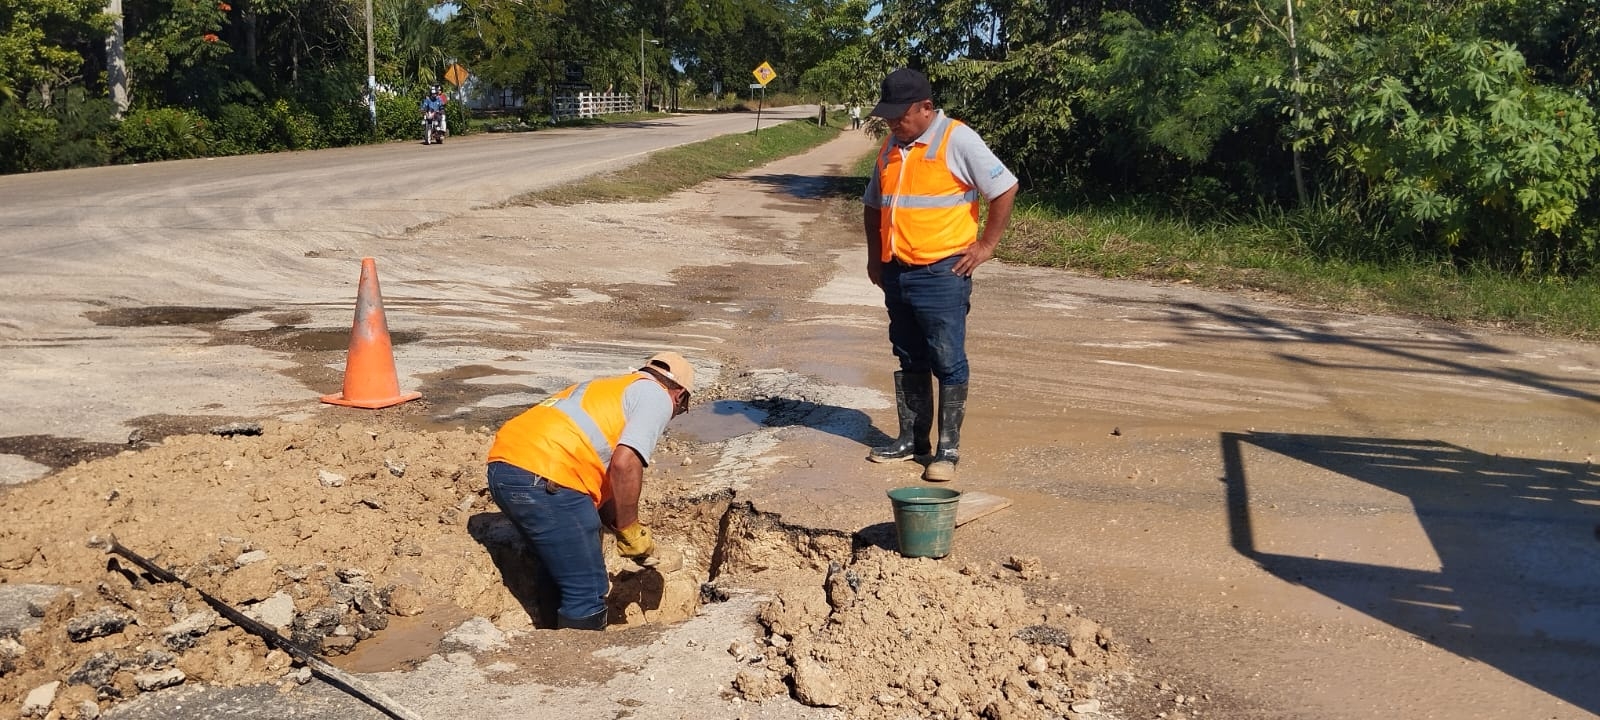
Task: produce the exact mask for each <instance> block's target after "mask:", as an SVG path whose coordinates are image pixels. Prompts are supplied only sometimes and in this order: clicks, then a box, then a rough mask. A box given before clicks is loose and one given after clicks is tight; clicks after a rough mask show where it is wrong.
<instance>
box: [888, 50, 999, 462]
mask: <svg viewBox="0 0 1600 720" xmlns="http://www.w3.org/2000/svg"><path fill="white" fill-rule="evenodd" d="M871 114H872V115H873V116H874V117H880V118H883V119H884V121H886V122H887V123H888V126H889V136H888V137H886V138H884V142H883V148H882V149H881V150H880V151H879V152H878V161H877V170H876V172H874V173H873V174H872V177H871V178H869V179H868V181H867V189H866V192H865V193H864V194H863V195H862V198H861V202H862V204H863V205H864V206H865V207H864V208H863V211H862V215H861V218H862V224H863V225H864V226H865V230H866V237H867V277H868V278H869V279H870V280H871V281H872V283H873V284H874V285H877V286H878V287H880V288H882V289H883V301H884V306H885V308H887V309H888V311H889V344H890V346H891V347H892V348H893V350H894V355H895V357H896V358H897V359H898V360H899V362H900V370H899V371H898V372H896V373H895V374H894V384H895V409H896V412H897V414H898V415H899V434H898V436H897V437H896V438H895V439H894V441H893V442H891V443H889V444H888V445H884V446H880V447H874V448H872V450H871V453H870V454H869V455H868V456H867V457H868V459H869V460H872V461H874V462H894V461H900V460H911V459H919V460H920V459H926V461H927V463H928V466H927V469H926V470H925V471H924V472H923V475H922V477H923V479H924V480H929V481H933V482H945V481H950V480H954V479H955V478H956V464H957V463H958V462H959V461H960V457H961V456H960V445H961V424H962V422H963V421H964V419H965V417H966V400H967V381H968V376H969V371H968V367H967V351H966V340H967V313H968V311H969V310H970V309H971V307H972V273H973V271H974V270H976V269H977V268H978V266H979V265H982V264H983V263H984V262H986V261H988V260H989V258H991V257H993V256H994V250H995V246H996V245H998V244H999V243H1000V235H1001V234H1002V233H1003V232H1005V228H1006V223H1007V222H1008V221H1009V220H1010V218H1011V205H1012V202H1013V200H1014V199H1015V198H1016V193H1017V178H1016V176H1015V175H1013V174H1012V173H1011V171H1010V170H1008V169H1006V166H1005V164H1004V163H1002V162H1000V160H999V159H998V158H996V157H995V155H994V153H993V152H992V151H991V150H990V149H989V147H988V145H986V144H984V142H983V139H982V138H981V137H979V136H978V133H977V132H975V131H974V130H973V129H972V128H970V127H968V126H967V125H966V124H965V123H962V122H961V121H959V120H955V119H953V118H950V117H949V116H947V115H945V113H944V111H943V110H937V109H935V108H934V104H933V87H932V85H931V84H930V83H929V82H928V78H927V76H926V75H923V74H922V73H920V72H917V71H916V70H912V69H909V68H901V69H898V70H895V71H894V72H891V73H889V75H888V76H887V77H885V78H884V79H883V87H882V92H881V95H880V99H879V101H878V104H877V105H876V106H874V107H873V108H872V113H871ZM980 196H981V197H982V198H983V199H984V200H986V201H987V202H988V218H987V220H986V222H984V223H983V224H982V227H981V228H980V227H979V222H978V200H979V197H980ZM935 377H937V378H938V381H939V396H938V415H937V417H938V419H939V432H938V445H937V447H934V446H933V444H932V441H931V440H930V438H929V434H930V432H931V431H932V428H933V420H934V417H935V415H934V400H933V380H934V378H935Z"/></svg>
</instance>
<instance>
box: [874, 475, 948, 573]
mask: <svg viewBox="0 0 1600 720" xmlns="http://www.w3.org/2000/svg"><path fill="white" fill-rule="evenodd" d="M960 501H961V491H960V490H951V489H949V488H940V487H919V486H913V487H902V488H895V489H893V490H890V491H889V502H890V503H891V504H893V505H894V531H895V539H896V540H897V541H898V542H899V544H900V554H901V555H904V556H906V557H927V558H942V557H944V556H946V555H949V554H950V539H951V538H952V537H953V536H954V535H955V534H956V503H958V502H960Z"/></svg>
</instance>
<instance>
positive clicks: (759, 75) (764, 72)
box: [750, 62, 778, 87]
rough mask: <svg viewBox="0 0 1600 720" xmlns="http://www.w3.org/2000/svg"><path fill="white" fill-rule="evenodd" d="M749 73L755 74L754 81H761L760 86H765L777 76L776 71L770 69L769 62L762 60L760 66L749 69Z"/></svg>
mask: <svg viewBox="0 0 1600 720" xmlns="http://www.w3.org/2000/svg"><path fill="white" fill-rule="evenodd" d="M750 74H751V75H754V76H756V82H759V83H761V87H766V86H767V83H769V82H772V79H773V78H775V77H777V76H778V71H776V70H773V69H772V65H771V63H767V62H762V63H761V66H760V67H757V68H756V69H754V70H751V71H750Z"/></svg>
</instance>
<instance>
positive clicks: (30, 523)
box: [0, 422, 698, 718]
mask: <svg viewBox="0 0 1600 720" xmlns="http://www.w3.org/2000/svg"><path fill="white" fill-rule="evenodd" d="M225 430H226V432H221V433H219V434H214V435H185V436H174V437H169V438H167V439H165V440H164V441H163V442H162V443H161V444H159V445H154V446H151V447H148V448H145V449H142V450H139V451H137V452H135V451H128V452H124V453H122V454H120V455H117V456H114V457H110V458H105V459H102V460H97V461H94V462H90V463H84V464H80V465H77V466H74V467H71V468H68V469H65V470H63V471H61V472H59V473H57V474H55V475H53V476H51V477H48V478H45V479H43V480H40V481H37V482H34V483H30V484H28V485H23V486H18V487H14V488H10V489H8V490H7V491H6V492H5V493H4V494H0V591H4V590H5V589H6V588H10V589H11V590H13V591H20V590H27V591H29V592H30V593H32V595H31V596H30V597H31V598H32V599H31V600H30V602H31V607H29V608H28V610H29V612H27V613H17V615H20V616H21V617H22V620H23V622H19V621H18V620H17V619H16V618H12V619H10V620H5V621H0V707H6V708H12V709H15V708H18V707H20V706H22V705H25V704H26V701H27V699H28V696H29V695H30V693H31V694H33V696H34V699H35V700H49V702H48V703H46V704H47V705H49V706H53V707H54V708H55V709H57V710H60V711H61V716H62V717H66V718H74V717H80V716H88V713H89V711H88V710H87V709H86V708H85V707H84V706H83V705H82V703H83V702H85V701H89V702H96V703H99V704H100V705H106V704H109V703H114V702H117V701H119V700H121V699H126V698H128V697H130V696H131V695H133V694H135V693H137V692H140V691H143V690H150V689H157V688H159V687H164V686H167V685H171V684H176V683H180V682H185V681H186V680H203V681H205V682H210V683H214V684H222V685H239V684H248V683H256V682H270V681H274V680H281V679H284V678H285V676H286V674H287V673H289V671H290V665H291V663H290V662H289V659H288V657H287V656H286V655H284V654H283V653H281V652H277V653H269V652H268V648H267V647H266V646H265V645H264V644H263V642H262V641H260V640H259V639H257V638H255V637H253V636H250V635H248V634H247V633H245V631H244V630H242V629H240V628H237V627H234V626H233V625H232V624H231V623H229V622H227V621H226V620H225V619H223V618H220V617H218V616H217V615H216V613H214V612H213V611H211V609H210V608H209V607H208V606H207V605H206V603H205V602H204V601H203V600H202V599H201V598H200V597H199V596H198V595H197V594H196V593H194V592H192V591H188V590H185V589H184V588H182V587H181V586H177V585H173V584H155V583H152V582H150V580H151V578H149V577H148V576H147V575H145V574H143V573H141V572H140V571H139V569H138V568H137V567H136V566H134V565H133V564H132V563H129V562H127V561H119V559H118V558H115V557H113V556H110V555H107V554H106V553H105V551H104V550H102V549H99V548H96V547H90V546H89V545H88V543H87V541H88V540H89V539H90V538H91V537H92V536H114V537H115V538H116V539H117V540H118V541H119V542H120V543H121V544H122V545H124V546H126V547H127V548H128V549H130V550H132V551H133V552H135V553H138V554H139V555H142V556H144V557H146V558H149V559H151V560H153V561H155V562H156V563H158V564H160V565H161V566H162V567H164V568H166V569H168V570H171V571H173V572H174V573H176V574H177V575H178V576H180V577H182V578H184V579H186V580H187V581H188V582H190V583H192V584H193V585H194V586H195V587H197V588H200V589H202V590H204V591H205V592H207V593H209V594H211V595H212V596H214V597H216V598H218V599H220V600H222V601H224V602H226V603H228V604H229V605H231V606H233V607H235V608H237V609H240V610H241V611H243V612H245V613H246V614H248V615H251V616H252V617H255V618H257V619H259V620H262V621H263V622H264V623H266V624H267V625H269V626H273V627H275V628H277V629H278V630H279V631H280V632H281V633H282V634H283V635H285V636H288V637H291V638H292V639H293V640H294V641H295V642H296V643H297V644H299V645H301V646H302V647H306V648H308V649H310V650H312V651H316V652H321V653H323V654H325V655H329V656H337V655H341V654H344V653H347V652H351V651H352V650H354V649H355V646H356V645H357V644H358V643H360V642H363V641H365V640H367V639H368V638H371V637H373V636H374V634H375V633H379V632H381V631H382V630H383V629H384V628H385V627H386V626H387V625H388V623H389V618H391V617H410V616H416V615H419V614H421V613H425V612H426V613H430V616H431V614H435V613H437V614H450V615H452V616H454V617H465V616H482V617H487V618H489V619H491V620H492V621H494V622H495V623H496V624H497V625H499V626H500V627H502V628H506V629H524V628H527V627H529V626H530V625H531V624H532V623H533V620H534V615H535V614H536V613H537V609H538V608H537V604H536V600H537V598H536V597H535V592H534V589H533V584H534V578H535V577H536V569H535V568H534V567H533V566H532V565H531V564H529V563H531V562H532V561H531V560H530V559H529V558H528V557H527V553H526V552H525V551H524V549H523V547H522V544H521V541H520V538H519V537H518V536H517V534H516V532H515V529H514V528H512V527H511V526H510V524H509V523H508V522H506V521H505V519H504V517H503V516H502V515H501V514H500V513H499V512H498V509H497V508H495V507H494V504H493V501H492V500H491V499H490V498H489V497H488V493H487V487H486V482H485V479H484V464H483V456H484V453H485V452H486V450H487V449H488V447H489V444H490V441H491V437H490V434H489V432H488V431H487V430H476V431H464V430H448V431H442V432H418V431H413V430H408V429H403V428H397V427H385V426H382V425H380V424H357V423H346V424H339V425H332V426H330V425H321V424H316V423H283V422H267V423H263V424H261V425H260V426H257V427H253V428H227V429H225ZM647 509H648V508H647ZM691 560H693V558H691ZM608 561H609V562H611V563H612V565H613V570H615V575H614V585H616V588H617V592H615V593H614V596H615V599H616V601H617V603H619V604H618V606H617V607H614V608H613V613H612V614H613V621H614V622H623V623H630V624H631V623H640V622H650V621H657V620H666V619H681V618H683V617H687V616H688V615H689V614H691V613H692V612H693V610H694V607H695V606H696V604H697V600H698V582H696V581H695V580H694V579H693V575H694V573H695V572H696V571H697V569H696V568H689V569H688V570H686V571H685V572H683V573H681V574H675V576H674V577H670V578H666V579H665V581H664V580H663V578H662V577H660V576H659V575H655V574H653V573H644V572H640V571H639V569H638V568H636V567H635V568H629V567H627V565H629V564H625V563H622V562H620V561H619V560H618V559H617V558H615V557H610V558H608ZM0 594H3V592H0ZM641 605H642V606H643V607H641ZM462 611H465V612H464V613H463V612H462ZM669 614H670V615H672V617H668V615H669ZM30 615H31V617H30ZM418 659H420V658H418ZM299 677H301V678H302V679H303V677H304V676H303V675H300V676H299ZM56 682H59V683H61V684H60V685H58V686H54V689H55V692H54V694H53V695H51V693H49V692H45V691H42V690H41V688H50V687H52V686H51V683H56ZM35 691H40V692H35ZM52 698H53V699H52ZM39 714H40V715H43V714H44V713H43V712H40V713H39Z"/></svg>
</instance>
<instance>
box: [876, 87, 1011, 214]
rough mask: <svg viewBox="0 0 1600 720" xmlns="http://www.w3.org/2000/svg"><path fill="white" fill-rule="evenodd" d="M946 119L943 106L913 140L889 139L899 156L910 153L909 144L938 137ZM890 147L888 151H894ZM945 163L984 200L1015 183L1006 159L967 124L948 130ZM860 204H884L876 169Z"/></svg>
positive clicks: (991, 198)
mask: <svg viewBox="0 0 1600 720" xmlns="http://www.w3.org/2000/svg"><path fill="white" fill-rule="evenodd" d="M944 119H945V114H944V111H943V110H940V111H939V112H938V114H937V115H935V116H934V118H933V123H932V124H930V125H928V129H927V130H924V131H923V132H922V135H920V136H919V137H917V139H916V140H912V141H911V142H910V143H909V144H906V143H901V142H900V141H899V140H898V139H896V138H895V137H894V136H892V135H891V136H890V137H889V142H890V143H891V144H892V145H893V146H894V149H898V151H899V152H900V153H901V159H902V160H903V159H905V156H906V155H908V154H910V152H911V149H912V147H914V146H918V145H920V146H923V147H927V146H928V145H929V144H931V143H933V142H934V141H936V140H938V139H939V138H938V137H936V135H935V133H940V132H943V131H944V128H943V127H942V126H943V125H944V123H943V122H942V121H943V120H944ZM894 149H891V152H893V151H894ZM944 164H945V166H946V167H949V168H950V173H951V174H952V175H955V176H956V179H957V180H960V181H961V182H963V183H966V184H967V186H968V187H971V188H975V189H976V190H977V191H978V193H979V194H980V195H983V197H984V199H986V200H993V199H994V198H995V197H996V196H999V195H1003V194H1005V192H1006V191H1007V190H1010V189H1011V188H1012V187H1013V186H1015V185H1016V184H1017V176H1016V175H1012V174H1011V171H1010V170H1007V169H1006V166H1005V163H1002V162H1000V158H997V157H995V155H994V151H992V150H990V149H989V146H988V145H985V144H984V142H983V138H981V137H978V133H977V131H975V130H973V129H972V128H970V127H968V126H967V125H966V124H961V125H958V126H956V129H955V130H954V131H952V132H951V133H950V147H949V148H947V149H946V150H945V153H944ZM861 202H862V204H864V205H866V206H867V207H881V206H882V205H883V191H882V190H881V189H879V188H878V173H877V172H873V173H872V177H870V178H868V179H867V191H866V192H865V193H862V195H861Z"/></svg>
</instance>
